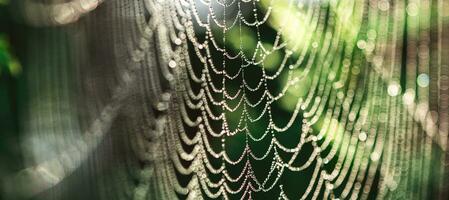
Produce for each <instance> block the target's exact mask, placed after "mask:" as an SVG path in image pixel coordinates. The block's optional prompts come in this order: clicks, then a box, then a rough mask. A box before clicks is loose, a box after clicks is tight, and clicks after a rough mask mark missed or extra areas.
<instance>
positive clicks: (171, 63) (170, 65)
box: [168, 60, 176, 68]
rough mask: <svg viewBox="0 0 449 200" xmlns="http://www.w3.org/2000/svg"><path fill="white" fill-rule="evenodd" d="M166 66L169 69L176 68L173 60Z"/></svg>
mask: <svg viewBox="0 0 449 200" xmlns="http://www.w3.org/2000/svg"><path fill="white" fill-rule="evenodd" d="M168 66H169V67H170V68H175V67H176V62H175V61H174V60H170V62H168Z"/></svg>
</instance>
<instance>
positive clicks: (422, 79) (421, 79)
mask: <svg viewBox="0 0 449 200" xmlns="http://www.w3.org/2000/svg"><path fill="white" fill-rule="evenodd" d="M416 81H417V83H418V86H419V87H427V86H429V82H430V79H429V75H427V74H425V73H422V74H420V75H419V76H418V78H416Z"/></svg>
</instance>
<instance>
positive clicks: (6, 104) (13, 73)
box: [0, 0, 23, 199]
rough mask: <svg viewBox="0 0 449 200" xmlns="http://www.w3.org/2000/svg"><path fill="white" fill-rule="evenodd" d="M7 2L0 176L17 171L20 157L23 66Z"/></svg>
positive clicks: (0, 83)
mask: <svg viewBox="0 0 449 200" xmlns="http://www.w3.org/2000/svg"><path fill="white" fill-rule="evenodd" d="M9 3H10V2H9V1H8V0H0V178H2V177H4V176H6V175H10V174H12V173H14V172H16V171H18V170H20V169H21V164H20V163H21V160H22V159H21V154H20V145H19V134H18V133H19V125H18V122H19V115H18V113H19V111H18V108H19V104H20V100H19V94H20V88H21V85H23V84H21V83H20V82H21V78H22V76H21V74H22V66H21V64H20V61H19V59H18V57H17V56H16V49H15V47H14V45H12V44H11V42H12V36H13V33H14V32H13V30H14V28H15V24H13V20H12V18H11V15H10V12H9ZM2 194H3V193H2V192H1V191H0V199H2Z"/></svg>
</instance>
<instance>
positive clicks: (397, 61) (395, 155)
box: [25, 0, 449, 199]
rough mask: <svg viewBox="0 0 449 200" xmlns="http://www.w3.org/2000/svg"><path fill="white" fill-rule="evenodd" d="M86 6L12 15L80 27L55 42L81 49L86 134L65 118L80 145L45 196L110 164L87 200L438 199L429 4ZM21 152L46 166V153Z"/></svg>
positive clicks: (434, 5) (440, 136) (440, 156)
mask: <svg viewBox="0 0 449 200" xmlns="http://www.w3.org/2000/svg"><path fill="white" fill-rule="evenodd" d="M86 2H90V3H91V4H88V3H86ZM93 2H94V3H95V4H94V3H93ZM83 3H84V4H83ZM99 3H101V2H99V1H93V0H91V1H73V2H71V3H66V4H57V5H56V6H54V7H50V8H48V9H49V10H52V9H55V8H58V9H61V8H66V10H64V9H61V10H63V11H67V9H68V10H73V12H55V13H53V14H52V15H50V17H49V18H50V19H51V20H50V21H49V20H48V19H47V18H46V17H42V18H39V17H36V15H33V12H31V14H29V15H27V16H26V17H28V21H29V22H30V23H31V24H45V25H48V24H57V25H63V26H66V25H65V24H66V23H72V22H74V21H76V20H78V18H80V19H79V22H76V25H78V26H79V27H76V26H74V27H71V28H68V29H69V30H71V31H73V30H72V29H74V30H75V31H76V30H81V31H80V32H82V33H83V34H85V35H86V36H85V37H81V36H80V37H79V38H78V39H80V38H83V39H86V40H88V41H84V42H81V44H76V45H79V46H76V45H75V46H76V47H74V46H72V44H70V45H69V46H70V47H71V48H74V49H80V52H76V53H74V54H73V55H74V57H76V58H78V60H79V62H81V63H75V64H74V65H76V66H77V68H79V69H80V72H81V75H78V76H79V79H80V85H76V86H74V87H75V88H81V89H80V90H81V91H80V93H81V94H87V95H86V96H88V97H86V98H80V100H79V102H82V103H84V104H82V106H81V108H79V109H80V110H83V112H86V113H84V115H86V116H88V118H87V119H86V122H87V123H86V125H84V124H83V123H80V122H74V123H75V124H76V123H80V125H79V127H78V126H76V127H77V128H76V129H80V130H83V131H84V130H86V131H84V132H82V131H80V132H82V133H76V134H74V135H75V136H78V137H81V138H82V139H81V143H82V145H84V146H83V147H80V148H76V149H77V150H74V151H75V152H76V153H75V154H76V155H78V154H80V155H81V156H78V157H77V158H76V159H74V158H72V157H73V155H72V154H74V153H73V152H72V153H71V151H68V153H63V154H62V156H61V155H59V157H58V156H56V160H57V161H55V162H57V163H62V164H60V165H62V168H63V169H64V170H63V171H65V173H62V174H56V175H58V176H57V177H59V176H60V178H56V180H55V181H53V182H50V183H49V186H54V185H57V184H59V181H60V179H61V180H62V178H63V177H65V176H67V175H68V174H71V173H72V171H75V169H77V168H79V166H80V165H81V166H82V164H83V163H85V162H86V161H85V160H86V159H87V160H89V159H90V161H88V162H93V163H102V164H98V166H97V167H94V168H98V169H94V170H93V171H102V170H103V169H104V168H105V164H103V163H104V162H108V160H109V161H110V162H113V163H116V164H117V166H120V167H119V169H120V170H117V171H119V173H117V175H113V176H109V173H107V172H104V173H105V175H104V176H105V177H104V178H103V181H102V182H101V181H100V183H98V185H99V186H98V187H99V189H98V190H99V191H98V194H97V195H98V198H109V197H114V196H117V194H120V195H119V196H122V197H124V198H134V199H174V198H187V199H202V198H204V199H209V198H213V199H214V198H223V199H276V198H277V199H385V198H391V199H394V198H407V199H423V198H429V197H432V198H438V197H439V198H444V194H443V193H442V192H443V191H440V193H434V191H435V190H443V188H444V187H445V186H444V183H445V181H444V180H443V179H444V175H443V174H444V169H445V163H446V162H447V161H446V158H445V153H446V141H447V133H448V130H447V129H448V121H449V120H448V113H447V106H448V100H447V90H448V88H447V85H448V83H447V80H449V78H448V73H449V72H448V71H449V70H448V65H447V60H446V59H445V58H444V56H443V55H444V54H445V53H447V52H446V51H447V50H446V49H445V48H444V47H445V46H447V44H446V43H447V41H445V39H444V37H443V36H444V34H443V33H445V32H444V30H446V29H447V28H446V27H445V25H444V20H443V18H444V17H443V14H441V13H442V12H443V7H445V6H444V3H443V1H427V0H421V1H420V0H416V1H408V2H402V1H385V0H380V1H376V0H367V1H351V0H347V1H346V0H345V1H312V0H227V1H225V0H210V1H206V0H174V1H160V0H145V1H123V2H120V1H109V2H103V3H102V4H101V5H100V6H99V7H98V8H96V9H94V8H95V7H96V6H97V5H98V4H99ZM26 5H28V6H29V7H31V8H33V6H42V5H38V4H36V5H35V4H32V3H30V4H26ZM92 5H94V6H92ZM64 6H66V7H64ZM89 6H90V7H89ZM446 6H447V5H446ZM25 7H26V6H25ZM45 8H47V7H45ZM80 8H83V9H80ZM25 10H27V9H25ZM28 10H29V9H28ZM435 10H436V11H435ZM437 11H438V12H437ZM89 12H90V13H89ZM433 12H435V13H437V14H434V13H433ZM61 13H62V14H61ZM67 13H69V14H67ZM70 13H72V14H70ZM84 15H86V16H84ZM110 16H113V17H112V18H111V17H110ZM104 30H106V31H104ZM69 34H72V32H69ZM102 34H105V35H104V36H103V39H101V38H102V37H101V35H102ZM70 36H71V37H73V35H70ZM89 39H90V41H89ZM46 42H54V43H58V41H57V40H55V39H54V37H52V38H51V39H49V41H46ZM69 42H70V40H69ZM444 42H446V43H444ZM69 49H70V48H69ZM83 49H89V50H91V51H90V52H82V50H83ZM111 49H112V50H111ZM92 52H98V53H99V55H95V56H92V54H90V53H92ZM50 57H51V56H49V58H50ZM105 58H112V60H108V59H106V60H105ZM35 59H37V60H45V58H42V57H39V58H35ZM82 62H85V63H82ZM58 65H61V63H59V64H58V63H56V64H55V66H58ZM108 65H112V66H113V67H112V68H110V67H108ZM91 66H97V67H96V68H95V69H91V68H92V67H91ZM98 66H100V67H98ZM104 71H106V73H105V74H103V73H104ZM64 73H67V72H64ZM89 76H90V77H89ZM37 77H39V76H37ZM96 78H99V79H96ZM41 81H44V82H45V81H48V78H46V77H43V78H42V80H41ZM36 87H37V89H35V91H42V89H39V88H40V87H46V86H45V84H44V86H41V85H37V86H36ZM49 88H51V87H50V86H49ZM67 88H70V87H69V86H67ZM89 88H94V89H89ZM104 89H106V90H107V91H106V92H104V91H103V90H104ZM49 91H50V90H49ZM36 95H38V94H36ZM58 95H59V96H63V97H64V98H67V99H70V97H69V95H68V94H56V96H58ZM64 95H65V96H64ZM89 95H91V97H89ZM54 101H56V102H57V101H58V100H54ZM93 102H96V105H92V103H93ZM70 105H72V106H73V107H77V106H76V105H74V104H73V103H70ZM56 106H58V105H56ZM100 108H101V109H100ZM39 109H40V108H35V110H34V113H37V117H36V118H45V117H46V116H43V115H38V114H39V113H40V114H42V113H45V112H44V111H42V110H39ZM31 110H33V108H31ZM84 110H86V111H84ZM63 111H64V109H56V110H55V111H54V112H63ZM83 112H82V113H83ZM31 113H33V112H31ZM31 116H33V115H31ZM46 118H50V119H51V118H54V119H58V116H50V117H48V116H47V117H46ZM117 118H118V119H117ZM120 119H123V120H120ZM31 124H32V123H31ZM26 127H33V126H32V125H26ZM65 128H66V127H63V126H62V125H61V127H59V129H58V128H56V130H63V129H65ZM29 132H30V133H28V134H29V135H33V134H34V135H35V134H36V133H34V132H39V131H34V132H33V130H30V131H29ZM56 132H57V131H56ZM108 132H112V133H114V132H119V133H121V134H119V136H117V134H115V135H114V134H112V133H109V135H107V134H106V133H108ZM44 135H45V134H44ZM123 135H124V136H123ZM75 136H74V137H75ZM64 137H65V136H64ZM75 138H77V137H75ZM108 138H109V139H108ZM111 138H112V139H111ZM114 138H115V139H114ZM117 138H118V141H120V142H118V141H117ZM123 138H125V139H124V140H123V141H121V139H123ZM66 139H67V138H65V139H62V140H66ZM103 140H106V141H109V140H112V142H109V143H108V142H102V141H103ZM114 141H115V142H114ZM55 143H56V146H57V145H62V144H63V142H58V141H56V142H55ZM31 146H32V147H31V148H32V149H31V150H30V151H31V152H32V153H34V154H35V157H38V159H36V158H35V159H34V161H33V162H37V163H42V162H44V164H39V165H38V166H40V167H41V168H44V169H46V168H50V169H51V168H52V166H50V165H51V163H52V162H53V161H51V162H50V164H48V162H45V161H46V160H48V159H49V158H47V157H45V156H48V157H50V158H52V157H54V156H53V155H44V156H43V155H42V154H41V151H39V149H36V148H37V147H36V148H34V149H33V145H31ZM117 146H124V147H123V149H124V150H123V151H120V152H121V153H122V154H123V155H122V154H120V155H119V156H118V158H114V155H116V154H114V153H113V152H112V153H111V152H110V151H114V148H117ZM120 148H122V147H120ZM79 149H81V150H79ZM95 149H100V151H99V152H98V151H96V150H95ZM102 149H106V150H104V151H105V152H104V153H103V154H102ZM91 154H94V155H98V154H99V155H98V157H106V159H105V160H106V161H104V160H101V159H98V158H88V155H91ZM42 156H43V158H41V157H42ZM64 156H66V157H70V158H71V160H72V163H77V164H75V165H69V166H68V167H66V165H64V164H63V162H64V160H63V159H62V158H60V157H64ZM53 159H54V158H53ZM115 159H118V161H116V160H115ZM35 160H37V161H35ZM111 160H112V161H111ZM121 161H124V162H121ZM118 163H121V164H118ZM113 166H116V165H113ZM67 168H69V169H70V170H69V169H67ZM39 169H40V168H39ZM106 169H109V168H106ZM122 169H123V170H122ZM90 170H92V169H86V170H84V171H90ZM50 171H51V170H50ZM81 171H83V170H81ZM28 173H31V174H38V176H39V175H40V176H43V177H44V175H42V173H43V172H42V170H40V171H39V170H37V172H34V171H31V172H30V171H28ZM48 173H49V172H45V174H48ZM50 173H51V172H50ZM75 173H76V172H75ZM80 173H81V172H80ZM83 173H84V172H83ZM100 174H101V173H100ZM53 175H55V174H53ZM127 177H131V178H127ZM129 179H132V180H134V181H130V180H129ZM107 183H109V184H110V185H112V186H110V185H108V184H107ZM66 185H70V184H69V183H66ZM108 188H120V189H117V191H116V192H112V193H110V192H106V191H108V190H109V189H108ZM118 191H122V192H118Z"/></svg>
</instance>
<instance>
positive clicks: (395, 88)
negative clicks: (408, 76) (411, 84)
mask: <svg viewBox="0 0 449 200" xmlns="http://www.w3.org/2000/svg"><path fill="white" fill-rule="evenodd" d="M387 92H388V95H390V96H392V97H394V96H397V95H398V94H399V93H400V92H401V86H400V85H399V84H398V83H396V82H392V83H390V85H388V90H387Z"/></svg>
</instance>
